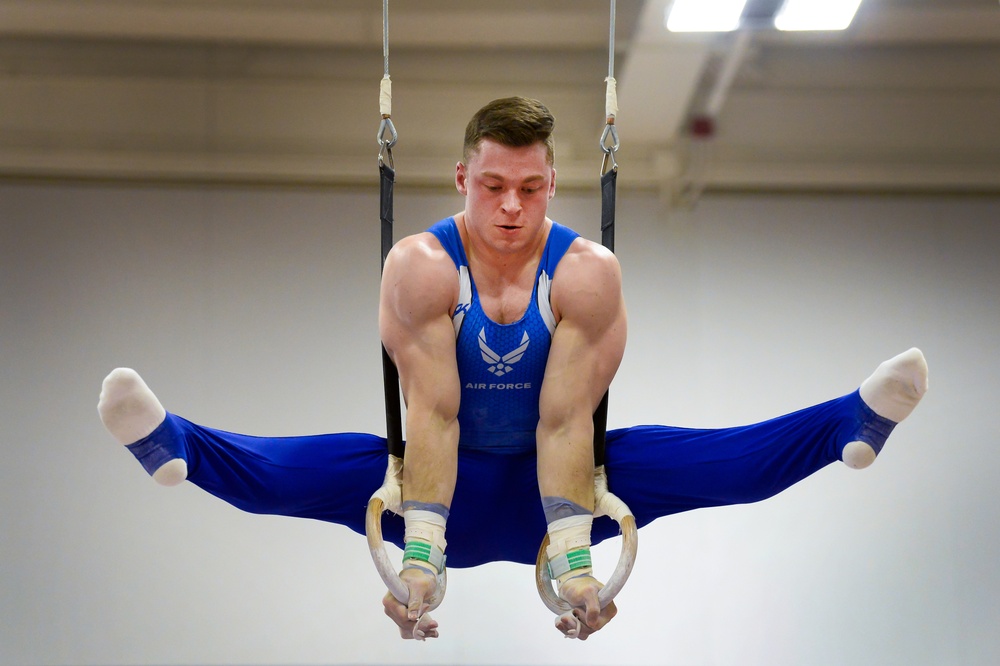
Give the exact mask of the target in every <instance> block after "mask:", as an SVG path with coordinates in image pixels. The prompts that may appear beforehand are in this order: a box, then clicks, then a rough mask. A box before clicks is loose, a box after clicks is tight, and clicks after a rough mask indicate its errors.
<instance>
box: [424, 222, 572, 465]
mask: <svg viewBox="0 0 1000 666" xmlns="http://www.w3.org/2000/svg"><path fill="white" fill-rule="evenodd" d="M428 231H429V232H430V233H432V234H434V236H435V237H436V238H437V239H438V240H439V241H440V242H441V245H443V246H444V249H445V250H446V251H447V252H448V255H449V256H451V258H452V261H454V262H455V267H456V268H457V269H458V279H459V299H458V300H459V302H458V306H457V307H456V308H455V312H454V314H453V315H452V321H453V323H454V324H455V336H456V346H457V354H458V376H459V379H460V380H461V382H462V400H461V404H460V406H459V410H458V423H459V432H460V434H459V448H463V447H465V448H477V449H491V450H501V451H511V452H515V451H525V450H533V449H534V448H535V430H536V428H537V427H538V398H539V395H540V394H541V389H542V378H543V377H544V375H545V364H546V362H547V360H548V357H549V344H550V343H551V341H552V332H553V331H554V330H555V326H556V322H555V316H554V315H553V313H552V306H551V304H550V302H549V293H550V290H551V284H552V276H553V275H554V274H555V270H556V266H557V265H558V264H559V261H560V260H561V259H562V258H563V255H564V254H566V250H568V249H569V246H570V244H571V243H572V242H573V241H574V240H576V238H578V237H579V234H577V233H576V232H575V231H573V230H572V229H569V228H568V227H564V226H562V225H560V224H556V223H555V222H553V223H552V229H551V230H550V231H549V237H548V239H547V240H546V242H545V249H544V250H543V252H542V258H541V261H540V262H539V264H538V272H537V274H536V276H535V286H534V288H533V289H532V294H531V302H530V303H529V305H528V309H527V311H526V312H525V313H524V316H522V317H521V318H520V319H519V320H518V321H516V322H513V323H510V324H498V323H496V322H495V321H493V320H492V319H490V318H489V317H487V316H486V313H485V312H483V308H482V305H481V304H480V302H479V295H478V293H477V292H476V285H475V283H474V282H473V281H472V277H471V275H470V274H469V261H468V259H467V258H466V256H465V248H464V246H463V245H462V238H461V236H460V235H459V232H458V225H457V224H456V223H455V218H454V217H449V218H446V219H444V220H441V221H440V222H438V223H437V224H435V225H434V226H432V227H431V228H430V229H428Z"/></svg>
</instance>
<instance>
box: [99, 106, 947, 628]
mask: <svg viewBox="0 0 1000 666" xmlns="http://www.w3.org/2000/svg"><path fill="white" fill-rule="evenodd" d="M553 126H554V118H553V117H552V115H551V114H550V113H549V111H548V110H547V109H546V108H545V107H544V106H543V105H542V104H541V103H539V102H537V101H535V100H530V99H526V98H520V97H514V98H506V99H499V100H495V101H493V102H490V103H489V104H487V105H486V106H485V107H483V108H482V109H480V110H479V111H478V112H477V113H476V114H475V115H474V116H473V118H472V120H471V121H470V122H469V124H468V127H467V128H466V132H465V142H464V150H463V156H462V160H461V161H460V162H459V163H458V164H457V166H456V169H455V185H456V187H457V189H458V191H459V192H460V193H461V194H462V195H463V196H464V198H465V206H464V210H462V211H461V212H459V213H457V214H456V215H454V216H452V217H449V218H446V219H445V220H442V221H440V222H438V223H437V224H434V225H433V226H432V227H431V228H430V229H429V230H428V231H427V232H424V233H419V234H416V235H414V236H410V237H407V238H405V239H402V240H401V241H400V242H399V243H397V244H396V245H395V246H394V247H393V249H392V251H391V252H390V253H389V255H388V258H387V260H386V263H385V267H384V272H383V278H382V287H381V294H380V304H379V329H380V335H381V338H382V341H383V344H384V345H385V348H386V350H387V352H388V354H389V355H390V357H391V359H392V360H393V362H394V363H395V364H396V366H397V367H398V370H399V377H400V383H401V386H402V391H403V397H404V400H405V402H406V406H407V412H406V433H407V442H406V448H405V457H404V460H405V464H404V465H403V486H402V489H403V495H402V500H403V501H402V509H403V513H402V516H401V517H400V516H397V515H395V514H387V515H386V517H385V519H384V521H383V525H384V534H385V538H386V540H387V541H390V542H392V543H395V544H396V545H398V546H399V547H400V548H402V549H403V550H404V555H403V565H402V571H401V573H400V578H401V579H402V580H403V581H404V583H405V585H406V587H407V589H408V591H409V601H408V603H406V604H403V603H400V602H399V601H397V600H396V599H395V598H393V596H392V595H390V594H387V595H386V597H385V599H384V600H383V606H384V610H385V613H386V614H387V615H388V616H389V617H390V618H391V619H392V620H393V621H394V622H395V623H396V625H397V626H398V627H399V631H400V635H401V636H402V637H403V638H417V639H426V638H435V637H437V636H438V626H437V623H436V622H435V621H434V620H431V619H430V616H429V615H427V614H426V613H425V612H424V611H425V610H426V609H427V607H428V603H429V601H430V600H431V599H432V597H433V596H434V593H435V588H436V586H437V585H438V581H439V575H440V574H441V572H442V570H443V569H444V567H445V561H446V557H445V550H446V548H447V566H449V567H473V566H478V565H480V564H484V563H486V562H492V561H501V560H506V561H511V562H519V563H526V564H530V563H533V562H534V561H535V554H536V550H537V548H538V544H539V542H540V541H541V538H542V536H544V535H545V534H546V533H547V534H548V535H549V540H550V545H549V546H548V548H547V551H546V555H547V557H548V560H549V565H550V571H551V572H552V578H553V580H554V581H556V582H557V584H558V594H559V597H560V598H562V599H563V600H565V601H566V602H568V604H569V605H570V606H571V607H572V608H573V614H574V615H575V616H576V618H577V620H578V621H579V622H580V623H582V626H581V627H580V628H579V631H578V633H577V632H576V630H574V629H572V628H571V627H570V626H569V624H568V623H567V622H566V621H565V618H560V619H558V620H557V621H556V626H557V628H558V629H559V630H560V631H562V632H563V633H564V634H566V635H568V636H578V637H579V638H581V639H586V638H587V637H588V636H589V635H590V634H592V633H593V632H595V631H597V630H599V629H600V628H601V627H603V626H604V625H605V624H606V623H607V622H608V621H610V620H611V619H612V618H613V617H614V616H615V614H616V612H617V610H616V608H615V605H614V603H611V604H608V605H607V606H606V607H605V608H603V609H602V608H601V607H600V605H599V604H598V600H597V598H598V592H599V590H600V589H601V587H602V584H601V583H600V582H599V581H598V580H597V579H596V578H595V577H594V576H593V573H594V572H593V569H592V566H591V560H590V546H591V545H593V544H596V543H599V542H601V541H603V540H605V539H607V538H609V537H612V536H615V535H616V534H617V533H618V526H617V525H616V524H615V523H614V521H612V520H610V519H608V518H606V517H599V518H597V519H595V518H594V483H593V478H594V459H593V430H594V425H593V420H592V417H593V413H594V411H595V409H596V407H597V405H598V402H599V401H600V400H601V398H602V396H603V395H604V393H605V391H606V390H607V389H608V387H609V385H610V384H611V380H612V378H613V377H614V375H615V373H616V371H617V369H618V366H619V363H620V361H621V359H622V355H623V353H624V349H625V339H626V314H625V305H624V302H623V297H622V287H621V273H620V268H619V264H618V261H617V259H616V258H615V256H614V255H613V254H612V253H611V252H610V251H608V250H606V249H605V248H603V247H602V246H600V245H598V244H596V243H593V242H591V241H588V240H586V239H584V238H581V237H579V236H578V235H577V234H576V233H575V232H573V231H571V230H570V229H568V228H567V227H563V226H561V225H559V224H558V223H556V222H553V221H552V220H550V219H549V218H548V217H547V216H546V211H547V208H548V202H549V201H550V200H551V199H552V197H553V195H554V194H555V190H556V170H555V168H554V156H553V140H552V130H553ZM926 389H927V365H926V362H925V360H924V357H923V354H922V353H921V352H920V350H918V349H916V348H914V349H910V350H908V351H906V352H903V353H902V354H900V355H898V356H896V357H894V358H892V359H890V360H888V361H885V362H884V363H882V364H881V365H879V366H878V368H877V369H876V370H875V372H874V373H873V374H872V375H871V376H870V377H868V378H867V379H866V380H864V382H862V383H861V385H860V388H858V389H857V390H855V391H853V392H852V393H849V394H847V395H844V396H842V397H839V398H836V399H834V400H830V401H828V402H825V403H822V404H819V405H815V406H813V407H809V408H806V409H803V410H800V411H797V412H794V413H791V414H788V415H785V416H780V417H778V418H774V419H771V420H768V421H764V422H762V423H757V424H754V425H748V426H741V427H732V428H721V429H687V428H677V427H671V426H635V427H631V428H624V429H618V430H611V431H609V432H608V433H607V443H606V454H605V467H606V472H607V477H608V482H609V485H610V489H611V491H612V492H614V493H615V494H616V495H617V496H618V497H619V498H621V500H622V501H624V502H625V503H626V504H627V505H628V506H629V507H630V508H631V510H632V512H633V514H634V516H635V520H636V524H637V525H638V526H640V527H641V526H643V525H646V524H648V523H650V522H652V521H653V520H655V519H656V518H659V517H662V516H668V515H671V514H674V513H678V512H681V511H687V510H691V509H696V508H701V507H710V506H721V505H728V504H737V503H748V502H756V501H759V500H763V499H766V498H768V497H771V496H773V495H775V494H777V493H779V492H781V491H782V490H784V489H786V488H788V487H790V486H792V485H793V484H795V483H797V482H798V481H800V480H802V479H804V478H805V477H807V476H809V475H810V474H812V473H813V472H816V471H817V470H819V469H821V468H823V467H825V466H826V465H828V464H830V463H832V462H834V461H837V460H840V461H843V462H844V463H846V464H847V465H849V466H850V467H854V468H863V467H867V466H868V465H870V464H871V463H872V462H873V461H874V460H875V457H876V455H877V454H878V453H879V452H880V451H881V449H882V447H883V445H884V444H885V441H886V438H887V437H888V436H889V434H890V432H891V431H892V429H893V427H894V426H895V425H896V424H897V423H898V422H900V421H902V420H903V419H904V418H906V417H907V416H908V415H909V414H910V412H911V411H912V410H913V408H914V407H915V406H916V405H917V403H918V402H919V400H920V399H921V397H922V396H923V394H924V392H925V391H926ZM98 411H99V414H100V417H101V419H102V421H103V423H104V425H105V427H106V428H107V429H108V431H109V432H110V433H111V434H112V435H113V436H114V438H115V439H116V440H117V441H119V442H120V443H122V444H124V445H126V447H127V448H128V449H129V450H130V451H131V452H132V453H133V454H134V455H135V457H136V458H137V459H138V460H139V462H140V463H141V464H142V466H143V467H144V468H145V470H146V471H147V472H148V473H149V474H150V475H152V477H153V478H154V479H155V480H156V481H157V482H159V483H161V484H164V485H175V484H178V483H181V482H182V481H184V480H188V481H191V482H192V483H194V484H195V485H197V486H199V487H201V488H202V489H204V490H206V491H207V492H209V493H211V494H213V495H215V496H217V497H219V498H221V499H223V500H224V501H226V502H228V503H230V504H232V505H234V506H236V507H238V508H240V509H242V510H245V511H249V512H253V513H262V514H279V515H286V516H296V517H304V518H314V519H318V520H323V521H328V522H332V523H337V524H340V525H344V526H346V527H348V528H350V529H352V530H354V531H355V532H357V533H359V534H364V521H365V507H366V503H367V501H368V499H369V497H371V495H372V493H373V491H374V490H376V489H377V488H378V487H379V486H380V484H381V483H382V480H383V477H384V475H385V470H386V440H385V438H383V437H378V436H375V435H369V434H361V433H340V434H329V435H316V436H308V437H285V438H263V437H253V436H248V435H239V434H234V433H229V432H224V431H220V430H216V429H212V428H207V427H203V426H200V425H196V424H193V423H191V422H189V421H187V420H185V419H183V418H181V417H179V416H177V415H175V414H171V413H168V412H166V411H165V410H164V408H163V406H162V405H161V404H160V402H159V400H158V399H157V398H156V397H155V395H154V394H153V393H152V392H151V391H150V389H149V388H148V387H147V385H146V384H145V382H144V381H143V380H142V379H141V378H140V377H139V375H138V374H136V373H135V372H134V371H133V370H130V369H127V368H119V369H116V370H114V371H113V372H111V374H110V375H108V377H107V378H106V379H105V380H104V384H103V386H102V391H101V396H100V402H99V404H98ZM446 528H447V539H446V537H445V533H446Z"/></svg>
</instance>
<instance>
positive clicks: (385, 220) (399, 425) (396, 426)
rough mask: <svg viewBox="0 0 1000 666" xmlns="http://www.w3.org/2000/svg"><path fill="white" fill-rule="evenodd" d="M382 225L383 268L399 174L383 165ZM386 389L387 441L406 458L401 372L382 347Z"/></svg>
mask: <svg viewBox="0 0 1000 666" xmlns="http://www.w3.org/2000/svg"><path fill="white" fill-rule="evenodd" d="M378 171H379V215H378V216H379V221H380V222H381V227H382V267H383V268H385V258H386V257H387V256H389V250H391V249H392V243H393V240H392V190H393V185H394V184H395V182H396V172H395V171H393V170H392V168H391V167H390V166H389V165H387V164H385V163H384V162H381V163H380V164H379V168H378ZM382 385H383V388H384V390H385V437H386V443H387V444H388V445H389V454H390V455H393V456H397V457H399V458H402V457H403V409H402V405H401V404H400V400H399V371H398V370H396V364H395V363H393V362H392V359H391V358H389V352H387V351H386V350H385V346H383V347H382Z"/></svg>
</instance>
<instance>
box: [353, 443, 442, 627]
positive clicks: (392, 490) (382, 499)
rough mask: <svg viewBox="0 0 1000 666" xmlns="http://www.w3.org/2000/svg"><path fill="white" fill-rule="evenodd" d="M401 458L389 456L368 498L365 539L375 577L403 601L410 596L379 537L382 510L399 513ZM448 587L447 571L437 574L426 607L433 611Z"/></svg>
mask: <svg viewBox="0 0 1000 666" xmlns="http://www.w3.org/2000/svg"><path fill="white" fill-rule="evenodd" d="M402 487H403V460H402V459H401V458H399V457H397V456H393V455H390V456H389V465H388V468H387V469H386V472H385V481H384V482H383V483H382V487H381V488H379V489H378V490H376V491H375V493H374V494H373V495H372V497H371V499H370V500H368V512H367V514H366V515H365V536H366V537H367V538H368V549H369V550H370V551H371V554H372V561H373V562H374V563H375V569H376V571H378V575H379V577H380V578H381V579H382V582H383V583H385V586H386V587H387V588H388V589H389V592H390V593H391V594H392V596H393V597H395V599H396V601H398V602H399V603H401V604H404V605H405V604H406V603H407V602H408V601H409V598H410V591H409V589H408V588H407V587H406V583H404V582H403V581H402V579H400V577H399V574H398V573H396V568H395V567H394V566H393V564H392V562H391V561H390V560H389V553H387V552H386V550H385V542H384V541H383V540H382V513H383V512H384V511H392V512H393V513H396V514H398V513H401V511H402V504H403V500H402V497H403V493H402ZM447 588H448V574H447V570H444V571H442V572H441V574H440V575H438V580H437V590H436V591H435V593H434V596H433V597H431V598H430V599H429V600H428V603H429V604H430V608H428V610H434V609H435V608H437V607H438V606H440V605H441V601H442V600H444V594H445V592H446V591H447Z"/></svg>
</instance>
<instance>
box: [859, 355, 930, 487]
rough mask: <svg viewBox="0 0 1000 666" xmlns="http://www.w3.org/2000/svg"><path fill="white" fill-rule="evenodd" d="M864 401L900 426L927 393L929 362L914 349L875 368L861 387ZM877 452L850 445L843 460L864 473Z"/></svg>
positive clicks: (863, 443)
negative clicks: (864, 469) (863, 470)
mask: <svg viewBox="0 0 1000 666" xmlns="http://www.w3.org/2000/svg"><path fill="white" fill-rule="evenodd" d="M860 392H861V399H862V400H863V401H864V402H865V404H866V405H868V407H869V408H871V410H872V411H873V412H875V413H876V414H878V415H879V416H881V417H883V418H885V419H888V420H889V421H892V422H893V423H899V422H900V421H902V420H903V419H905V418H906V417H907V416H909V415H910V412H912V411H913V408H914V407H916V406H917V403H918V402H920V399H921V398H922V397H923V396H924V393H926V392H927V361H926V360H925V359H924V355H923V353H922V352H921V351H920V350H919V349H917V348H916V347H913V348H912V349H909V350H907V351H905V352H903V353H902V354H900V355H898V356H894V357H893V358H890V359H889V360H888V361H885V362H883V363H882V364H881V365H879V366H878V368H876V370H875V372H874V373H872V376H871V377H869V378H868V379H866V380H865V381H864V382H862V384H861V389H860ZM876 454H877V451H876V450H875V449H873V448H872V446H871V445H870V444H868V443H866V442H860V441H855V442H850V443H849V444H848V445H847V446H845V447H844V453H843V460H844V462H845V463H846V464H847V465H848V466H849V467H853V468H854V469H863V468H865V467H868V466H869V465H871V464H872V463H873V462H874V461H875V456H876Z"/></svg>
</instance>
